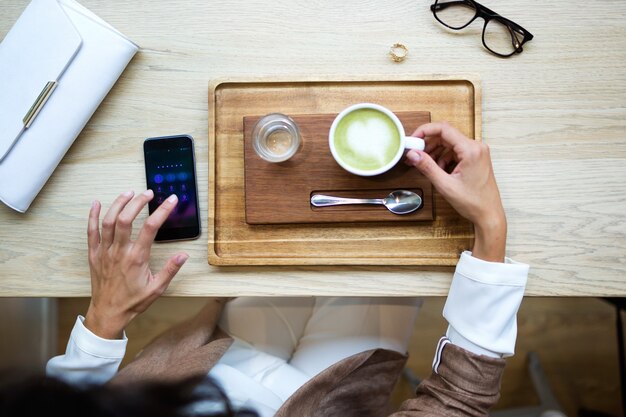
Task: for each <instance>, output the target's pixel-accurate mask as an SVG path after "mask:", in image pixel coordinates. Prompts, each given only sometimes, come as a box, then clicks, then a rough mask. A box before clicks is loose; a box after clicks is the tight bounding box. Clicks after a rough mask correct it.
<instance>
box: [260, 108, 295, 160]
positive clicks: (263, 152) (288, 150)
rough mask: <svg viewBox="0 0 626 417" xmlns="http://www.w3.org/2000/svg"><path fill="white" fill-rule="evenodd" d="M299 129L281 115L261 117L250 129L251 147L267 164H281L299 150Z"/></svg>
mask: <svg viewBox="0 0 626 417" xmlns="http://www.w3.org/2000/svg"><path fill="white" fill-rule="evenodd" d="M300 144H301V137H300V129H299V128H298V125H297V124H296V122H294V121H293V119H292V118H291V117H289V116H287V115H285V114H282V113H270V114H268V115H265V116H263V117H262V118H261V119H259V121H258V122H257V123H256V124H255V125H254V128H253V129H252V146H253V148H254V151H255V152H256V153H257V155H259V156H260V157H261V158H263V159H265V160H266V161H268V162H283V161H286V160H288V159H289V158H291V157H292V156H294V155H295V154H296V152H298V149H300Z"/></svg>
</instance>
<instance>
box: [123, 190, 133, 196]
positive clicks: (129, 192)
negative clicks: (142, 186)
mask: <svg viewBox="0 0 626 417" xmlns="http://www.w3.org/2000/svg"><path fill="white" fill-rule="evenodd" d="M133 194H135V192H134V191H126V192H125V193H124V194H122V195H123V196H124V197H131V196H132V195H133Z"/></svg>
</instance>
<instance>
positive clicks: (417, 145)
mask: <svg viewBox="0 0 626 417" xmlns="http://www.w3.org/2000/svg"><path fill="white" fill-rule="evenodd" d="M361 109H373V110H378V111H379V112H381V113H384V114H385V115H387V116H388V117H389V118H390V119H391V120H392V121H393V123H394V124H395V125H396V128H397V129H398V134H399V136H400V145H399V146H398V150H397V151H396V154H395V156H394V157H393V159H392V160H391V161H389V162H388V163H387V164H386V165H384V166H382V167H380V168H377V169H373V170H363V169H359V168H355V167H352V166H350V165H348V164H347V163H345V162H344V161H343V160H342V159H341V157H340V156H339V155H338V153H337V150H336V148H335V140H334V137H335V130H336V129H337V126H338V125H339V122H340V121H341V120H342V119H343V118H344V117H345V116H347V115H348V114H349V113H352V112H353V111H356V110H361ZM328 145H329V147H330V153H331V154H332V155H333V158H334V159H335V161H337V163H338V164H339V165H340V166H341V167H342V168H343V169H345V170H346V171H348V172H351V173H352V174H356V175H360V176H363V177H371V176H374V175H380V174H382V173H385V172H387V171H389V170H390V169H391V168H393V167H394V166H395V165H396V164H397V163H398V161H400V158H402V155H403V154H404V151H405V150H408V149H417V150H420V151H423V150H424V146H425V143H424V139H420V138H415V137H412V136H406V135H405V133H404V126H402V123H401V122H400V119H398V116H396V115H395V114H393V112H392V111H391V110H389V109H387V108H386V107H383V106H381V105H378V104H373V103H359V104H354V105H352V106H350V107H348V108H346V109H344V110H343V111H342V112H341V113H339V114H338V115H337V117H336V118H335V120H334V121H333V124H332V125H331V126H330V132H329V133H328Z"/></svg>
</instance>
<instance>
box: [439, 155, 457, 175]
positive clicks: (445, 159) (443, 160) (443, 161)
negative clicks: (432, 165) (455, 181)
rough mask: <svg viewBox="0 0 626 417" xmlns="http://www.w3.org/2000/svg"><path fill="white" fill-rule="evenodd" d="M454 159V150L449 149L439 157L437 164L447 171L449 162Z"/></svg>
mask: <svg viewBox="0 0 626 417" xmlns="http://www.w3.org/2000/svg"><path fill="white" fill-rule="evenodd" d="M452 161H454V152H452V151H448V152H446V153H444V154H443V155H441V156H440V157H439V158H437V165H438V166H439V168H441V169H443V170H444V171H445V170H446V167H447V166H448V164H450V162H452Z"/></svg>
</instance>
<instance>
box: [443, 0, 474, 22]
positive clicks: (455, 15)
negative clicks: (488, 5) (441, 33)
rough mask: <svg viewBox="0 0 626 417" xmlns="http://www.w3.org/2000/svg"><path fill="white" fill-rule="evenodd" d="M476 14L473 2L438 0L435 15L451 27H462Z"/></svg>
mask: <svg viewBox="0 0 626 417" xmlns="http://www.w3.org/2000/svg"><path fill="white" fill-rule="evenodd" d="M474 16H476V8H475V7H474V5H473V4H471V3H467V2H464V1H459V0H448V1H445V0H444V1H438V2H437V3H436V7H435V17H436V18H437V20H439V21H440V22H441V23H443V24H444V25H446V26H448V27H450V28H452V29H462V28H463V27H464V26H466V25H467V24H468V23H469V22H471V21H472V19H473V18H474Z"/></svg>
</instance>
